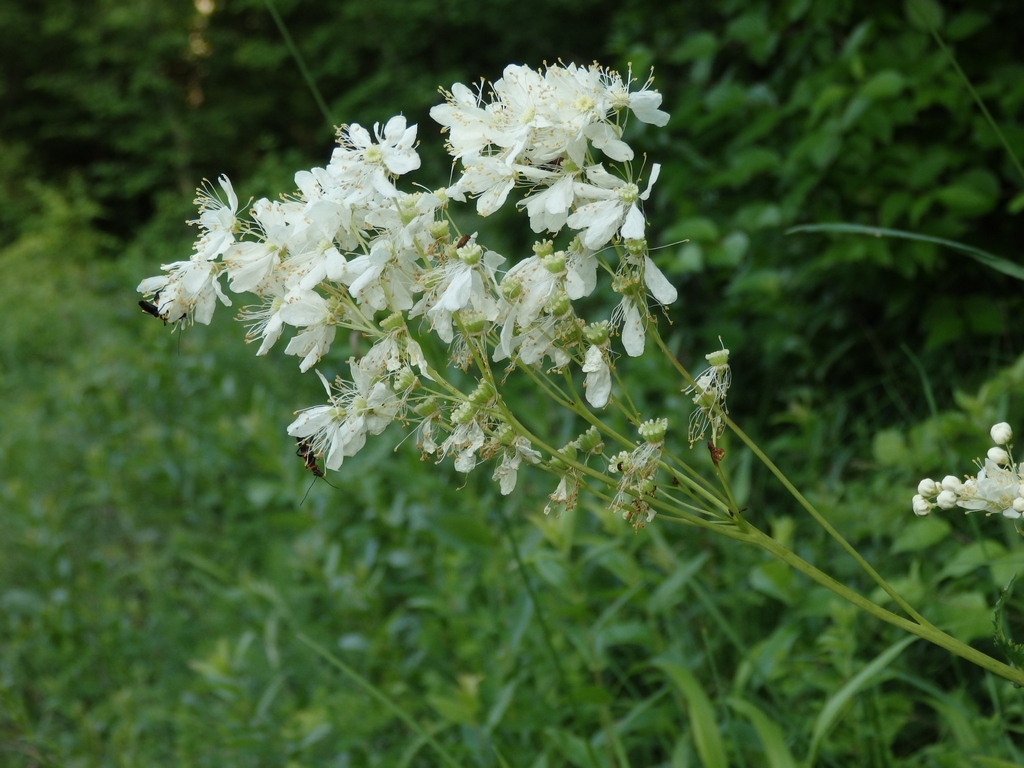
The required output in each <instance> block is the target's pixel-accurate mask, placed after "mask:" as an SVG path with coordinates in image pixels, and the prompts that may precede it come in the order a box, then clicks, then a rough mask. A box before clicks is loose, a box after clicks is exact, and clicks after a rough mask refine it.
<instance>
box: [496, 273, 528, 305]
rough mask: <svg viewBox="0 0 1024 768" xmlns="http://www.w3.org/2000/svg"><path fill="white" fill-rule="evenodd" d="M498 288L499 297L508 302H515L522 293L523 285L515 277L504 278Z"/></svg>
mask: <svg viewBox="0 0 1024 768" xmlns="http://www.w3.org/2000/svg"><path fill="white" fill-rule="evenodd" d="M500 287H501V295H502V296H504V297H505V298H506V299H507V300H508V301H515V300H516V299H518V298H519V296H520V295H521V294H522V292H523V284H522V283H521V282H520V281H519V280H518V279H517V278H516V277H509V278H505V279H504V280H502V281H501V286H500Z"/></svg>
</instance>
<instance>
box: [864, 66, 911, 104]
mask: <svg viewBox="0 0 1024 768" xmlns="http://www.w3.org/2000/svg"><path fill="white" fill-rule="evenodd" d="M906 83H907V81H906V79H904V77H903V75H901V74H900V73H899V72H897V71H895V70H892V69H887V70H885V71H883V72H879V73H878V74H876V75H875V76H874V77H872V78H871V79H870V80H868V81H867V82H866V83H864V85H862V86H861V89H860V95H861V96H864V97H865V98H868V99H891V98H892V97H893V96H898V95H899V94H900V93H902V92H903V88H904V87H905V86H906Z"/></svg>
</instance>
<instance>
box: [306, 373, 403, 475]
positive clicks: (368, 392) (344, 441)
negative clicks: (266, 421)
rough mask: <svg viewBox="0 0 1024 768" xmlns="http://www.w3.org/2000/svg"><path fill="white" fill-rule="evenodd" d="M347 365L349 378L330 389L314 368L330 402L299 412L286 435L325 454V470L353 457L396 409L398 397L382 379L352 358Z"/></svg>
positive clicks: (390, 418) (338, 465)
mask: <svg viewBox="0 0 1024 768" xmlns="http://www.w3.org/2000/svg"><path fill="white" fill-rule="evenodd" d="M349 368H350V370H351V371H352V381H351V382H348V381H344V380H342V379H338V380H337V381H336V383H335V386H334V389H333V391H332V388H331V385H330V384H328V383H327V379H326V378H324V376H323V374H322V373H320V371H317V372H316V374H317V376H319V377H320V381H321V382H322V383H323V385H324V389H326V390H327V397H328V399H329V400H330V404H328V405H318V406H314V407H312V408H306V409H305V410H303V411H300V412H299V415H298V418H296V419H295V421H293V422H292V423H291V424H290V425H289V426H288V434H289V435H291V436H292V437H299V438H302V439H303V440H305V441H306V443H307V444H308V445H309V446H310V450H311V451H312V452H313V455H314V456H315V457H317V458H319V457H321V456H324V457H326V458H325V460H324V466H325V467H326V468H327V469H338V468H339V467H340V466H341V463H342V461H344V460H345V459H346V458H348V457H350V456H355V455H356V454H357V453H358V452H359V451H360V450H361V449H362V447H363V446H364V445H365V444H366V435H367V433H369V434H371V435H379V434H380V433H381V432H383V431H384V430H385V428H387V426H388V424H390V423H391V422H392V421H393V420H394V418H395V415H396V414H397V412H398V398H397V397H395V394H394V393H393V392H392V391H391V389H390V387H388V385H387V384H386V383H385V382H383V381H374V380H373V379H372V378H371V377H370V376H369V374H368V373H367V372H366V371H365V370H363V368H362V367H361V366H360V365H359V363H358V362H356V359H355V358H350V359H349Z"/></svg>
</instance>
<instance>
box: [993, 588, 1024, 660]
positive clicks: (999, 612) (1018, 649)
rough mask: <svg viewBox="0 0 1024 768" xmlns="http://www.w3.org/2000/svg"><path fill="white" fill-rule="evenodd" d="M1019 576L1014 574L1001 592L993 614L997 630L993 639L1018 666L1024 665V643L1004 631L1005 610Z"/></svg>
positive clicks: (994, 625)
mask: <svg viewBox="0 0 1024 768" xmlns="http://www.w3.org/2000/svg"><path fill="white" fill-rule="evenodd" d="M1016 578H1017V576H1016V575H1014V577H1013V578H1012V579H1010V581H1009V583H1008V584H1007V585H1006V586H1005V587H1004V588H1003V589H1002V590H1000V592H999V599H998V600H996V610H995V613H994V614H993V615H992V626H993V627H994V629H995V631H994V633H993V635H992V639H993V640H995V643H996V645H997V646H999V650H1001V651H1002V652H1003V653H1004V654H1005V655H1006V658H1008V659H1009V660H1010V661H1011V662H1013V664H1014V665H1015V666H1017V667H1018V668H1021V667H1024V644H1021V643H1015V642H1013V641H1012V640H1010V638H1008V637H1007V636H1006V633H1005V632H1004V631H1003V612H1004V611H1005V610H1006V599H1007V598H1008V597H1009V595H1010V590H1011V589H1012V588H1013V582H1014V581H1015V580H1016Z"/></svg>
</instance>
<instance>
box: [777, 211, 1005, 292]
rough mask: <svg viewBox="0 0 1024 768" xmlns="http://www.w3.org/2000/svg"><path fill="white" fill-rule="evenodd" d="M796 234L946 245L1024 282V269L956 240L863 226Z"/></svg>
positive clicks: (821, 227)
mask: <svg viewBox="0 0 1024 768" xmlns="http://www.w3.org/2000/svg"><path fill="white" fill-rule="evenodd" d="M794 232H835V233H838V234H849V235H871V236H872V237H901V238H903V239H904V240H918V241H920V242H922V243H935V244H936V245H944V246H946V247H947V248H952V249H954V250H957V251H961V252H962V253H966V254H967V255H968V256H970V257H971V258H972V259H974V260H975V261H977V262H979V263H981V264H984V265H985V266H986V267H990V268H991V269H994V270H996V271H997V272H1002V273H1003V274H1004V275H1009V276H1010V277H1014V278H1016V279H1018V280H1024V267H1022V266H1021V265H1019V264H1016V263H1014V262H1012V261H1009V260H1008V259H1004V258H1003V257H1002V256H996V255H995V254H994V253H989V252H988V251H983V250H981V249H980V248H975V247H974V246H971V245H966V244H964V243H958V242H956V241H955V240H946V239H945V238H942V237H931V236H929V235H919V234H917V233H915V232H904V231H903V230H902V229H886V228H885V227H867V226H864V225H863V224H802V225H800V226H798V227H790V228H789V229H787V230H786V234H787V235H791V234H793V233H794Z"/></svg>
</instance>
